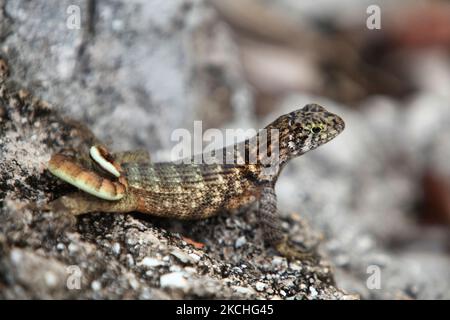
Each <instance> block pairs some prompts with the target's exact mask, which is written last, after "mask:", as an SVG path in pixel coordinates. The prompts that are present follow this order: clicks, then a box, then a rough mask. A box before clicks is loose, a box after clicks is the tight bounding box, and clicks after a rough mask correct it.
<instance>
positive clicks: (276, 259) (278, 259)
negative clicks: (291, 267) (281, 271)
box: [272, 256, 284, 266]
mask: <svg viewBox="0 0 450 320" xmlns="http://www.w3.org/2000/svg"><path fill="white" fill-rule="evenodd" d="M283 262H284V258H282V257H278V256H276V257H274V258H273V259H272V265H273V266H280V265H282V264H283Z"/></svg>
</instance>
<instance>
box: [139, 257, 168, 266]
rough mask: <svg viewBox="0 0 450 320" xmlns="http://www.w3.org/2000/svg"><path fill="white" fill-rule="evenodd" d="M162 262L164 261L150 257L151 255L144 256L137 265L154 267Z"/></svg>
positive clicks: (162, 263)
mask: <svg viewBox="0 0 450 320" xmlns="http://www.w3.org/2000/svg"><path fill="white" fill-rule="evenodd" d="M164 264H165V263H164V262H162V261H161V260H158V259H155V258H151V257H145V258H144V259H142V260H141V261H140V262H139V263H138V266H144V267H146V268H154V267H159V266H162V265H164Z"/></svg>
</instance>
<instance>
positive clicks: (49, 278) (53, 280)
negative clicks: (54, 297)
mask: <svg viewBox="0 0 450 320" xmlns="http://www.w3.org/2000/svg"><path fill="white" fill-rule="evenodd" d="M44 278H45V284H46V285H47V286H48V287H55V286H56V285H57V284H58V278H57V277H56V275H55V274H54V273H53V272H51V271H47V272H46V273H45V275H44Z"/></svg>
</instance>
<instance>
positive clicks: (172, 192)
mask: <svg viewBox="0 0 450 320" xmlns="http://www.w3.org/2000/svg"><path fill="white" fill-rule="evenodd" d="M344 127H345V125H344V121H343V120H342V119H341V118H340V117H338V116H337V115H335V114H332V113H330V112H328V111H327V110H326V109H325V108H323V107H321V106H319V105H316V104H309V105H306V106H305V107H304V108H302V109H299V110H297V111H293V112H291V113H289V114H286V115H283V116H281V117H279V118H278V119H277V120H275V121H274V122H272V123H271V124H269V125H268V126H267V127H266V128H265V129H267V130H270V129H276V130H278V133H279V136H278V139H276V140H275V143H273V140H271V139H270V138H269V139H263V138H262V136H260V134H259V133H258V134H257V135H256V136H255V137H253V138H251V139H250V140H247V141H245V142H242V143H240V144H238V145H236V149H237V150H241V153H239V151H237V152H236V151H234V155H235V158H236V159H238V160H236V162H235V164H221V163H220V161H216V162H213V163H212V164H205V163H203V164H191V163H189V164H174V163H151V162H150V158H149V157H148V156H147V155H146V154H145V153H142V152H126V153H122V154H118V155H115V156H112V155H110V154H109V153H108V152H107V151H106V149H104V148H102V147H99V148H98V152H97V154H100V155H101V157H98V156H97V158H96V159H97V160H96V162H97V163H98V164H99V165H100V166H101V167H102V168H103V169H104V170H107V171H108V170H109V169H107V167H108V166H109V167H111V164H112V165H113V166H114V168H116V169H117V171H116V169H114V168H113V169H111V170H114V172H119V173H120V176H119V177H118V178H114V179H113V178H107V177H105V176H102V175H101V173H100V172H96V171H93V170H89V169H86V168H84V167H82V166H81V165H79V164H78V163H77V162H76V160H75V159H73V158H70V157H67V156H64V155H62V154H55V155H53V156H52V159H51V160H50V162H49V170H50V171H51V172H52V173H53V174H55V175H56V176H58V177H60V178H62V179H64V180H65V181H67V182H69V183H71V184H73V185H76V186H77V187H79V188H81V189H82V190H84V191H85V192H88V193H90V194H91V195H87V194H86V193H75V194H71V195H68V196H64V197H61V198H59V199H57V200H56V201H54V202H53V203H52V204H51V206H53V207H55V208H59V207H61V206H62V207H63V208H64V209H65V210H68V211H69V212H70V213H72V214H75V215H78V214H84V213H88V212H94V211H100V212H131V211H139V212H142V213H148V214H151V215H154V216H160V217H167V218H176V219H184V220H186V219H205V218H208V217H211V216H213V215H215V214H217V213H218V212H219V211H220V210H221V209H234V208H238V207H241V206H244V205H247V204H249V203H251V202H253V201H258V202H259V214H258V217H259V218H260V224H261V226H262V228H263V230H264V237H265V240H266V241H267V242H268V243H269V244H271V245H273V246H274V247H275V248H276V249H277V250H278V251H279V252H280V253H281V254H283V255H285V256H286V257H287V258H290V259H297V258H299V259H304V258H307V257H309V253H305V252H304V251H303V250H301V249H300V248H299V247H297V246H296V245H294V244H292V243H290V241H289V240H288V239H287V237H286V236H285V235H284V233H283V232H282V228H281V226H280V221H279V219H278V216H277V205H276V195H275V191H274V186H275V183H276V181H277V179H278V176H279V174H280V172H281V170H282V169H283V168H284V166H285V165H286V163H287V162H288V161H289V160H291V159H292V158H295V157H297V156H300V155H302V154H304V153H306V152H308V151H310V150H313V149H315V148H317V147H318V146H320V145H322V144H324V143H326V142H328V141H330V140H331V139H333V138H334V137H336V136H337V135H338V134H339V133H341V132H342V131H343V130H344ZM255 139H257V141H260V142H261V141H262V143H265V142H264V141H267V143H266V146H267V149H268V150H269V151H271V152H275V151H276V149H275V147H278V150H279V156H277V157H274V158H273V159H272V158H271V162H270V165H271V166H273V167H274V168H276V170H275V171H274V172H272V174H270V175H267V174H263V173H265V171H263V170H264V168H265V167H264V165H263V164H266V165H267V162H264V160H267V157H266V158H264V156H263V155H261V154H259V153H261V152H258V150H257V148H255V147H253V146H254V144H252V143H251V142H254V141H255ZM227 152H230V150H229V149H222V150H216V151H214V152H213V153H212V155H213V156H215V159H216V160H217V159H219V158H220V155H226V154H227ZM242 152H244V153H243V154H242ZM269 154H270V153H269ZM244 156H245V157H244ZM252 156H253V157H255V158H252ZM98 159H99V160H98ZM102 159H103V160H104V161H102ZM249 159H257V160H258V161H257V162H256V163H255V162H250V161H249ZM239 160H240V161H241V162H239ZM102 162H104V163H105V165H102ZM108 162H109V163H108ZM110 172H112V171H110ZM114 174H115V175H116V176H117V173H114ZM92 195H94V196H95V197H93V196H92ZM100 198H102V199H100Z"/></svg>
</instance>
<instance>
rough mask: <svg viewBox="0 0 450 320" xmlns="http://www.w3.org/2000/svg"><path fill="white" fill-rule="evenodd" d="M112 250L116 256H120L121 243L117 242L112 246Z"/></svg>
mask: <svg viewBox="0 0 450 320" xmlns="http://www.w3.org/2000/svg"><path fill="white" fill-rule="evenodd" d="M112 251H113V252H114V254H115V255H116V256H118V255H119V254H120V243H118V242H115V243H114V244H113V246H112Z"/></svg>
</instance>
